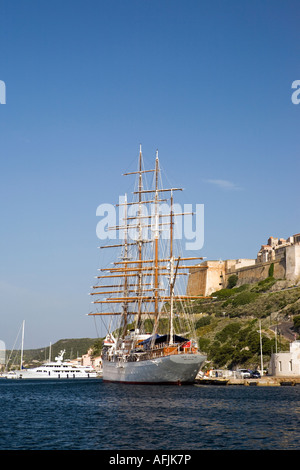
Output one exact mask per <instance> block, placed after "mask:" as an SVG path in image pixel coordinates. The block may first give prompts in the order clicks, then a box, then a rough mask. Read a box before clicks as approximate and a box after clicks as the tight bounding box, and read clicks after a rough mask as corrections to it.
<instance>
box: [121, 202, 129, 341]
mask: <svg viewBox="0 0 300 470" xmlns="http://www.w3.org/2000/svg"><path fill="white" fill-rule="evenodd" d="M123 261H128V227H127V194H125V200H124V255H123ZM127 297H128V278H127V276H124V298H125V299H127ZM127 317H128V303H127V302H126V300H125V302H124V304H123V331H122V335H121V337H122V338H123V337H124V336H125V334H126V331H127Z"/></svg>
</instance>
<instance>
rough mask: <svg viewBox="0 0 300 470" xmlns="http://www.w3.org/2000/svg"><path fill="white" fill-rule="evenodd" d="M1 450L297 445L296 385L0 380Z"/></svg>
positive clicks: (299, 406) (299, 403) (299, 391)
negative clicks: (173, 384) (160, 384)
mask: <svg viewBox="0 0 300 470" xmlns="http://www.w3.org/2000/svg"><path fill="white" fill-rule="evenodd" d="M0 417H1V428H0V449H1V450H126V449H127V450H128V449H129V450H145V449H146V450H153V449H159V450H168V449H172V450H176V449H178V450H205V449H210V450H283V449H284V450H288V449H299V447H300V444H299V442H300V441H299V438H300V432H299V430H300V386H293V387H292V386H291V387H280V386H279V387H259V386H256V387H246V386H213V385H211V386H210V385H191V386H181V387H180V386H164V385H162V386H159V385H144V386H142V385H122V384H110V383H104V382H103V381H102V380H95V379H90V380H83V381H81V380H77V381H76V380H70V381H68V380H61V381H60V380H57V381H55V380H54V381H38V380H34V381H29V380H7V379H2V380H0Z"/></svg>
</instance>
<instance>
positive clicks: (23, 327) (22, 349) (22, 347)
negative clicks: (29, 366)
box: [20, 320, 25, 370]
mask: <svg viewBox="0 0 300 470" xmlns="http://www.w3.org/2000/svg"><path fill="white" fill-rule="evenodd" d="M24 329H25V320H23V325H22V345H21V364H20V369H21V370H22V365H23V351H24Z"/></svg>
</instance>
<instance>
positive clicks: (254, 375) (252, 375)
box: [250, 370, 260, 379]
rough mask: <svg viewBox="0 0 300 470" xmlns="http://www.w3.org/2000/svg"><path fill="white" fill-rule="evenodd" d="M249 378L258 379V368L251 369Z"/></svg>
mask: <svg viewBox="0 0 300 470" xmlns="http://www.w3.org/2000/svg"><path fill="white" fill-rule="evenodd" d="M250 377H251V379H260V373H259V372H258V370H253V371H252V372H251V374H250Z"/></svg>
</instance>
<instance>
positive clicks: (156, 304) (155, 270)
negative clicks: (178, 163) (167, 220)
mask: <svg viewBox="0 0 300 470" xmlns="http://www.w3.org/2000/svg"><path fill="white" fill-rule="evenodd" d="M158 174H159V161H158V151H156V160H155V198H154V200H155V202H154V204H155V232H154V312H155V325H157V321H158V239H159V228H158V226H159V220H158V198H159V197H158Z"/></svg>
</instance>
